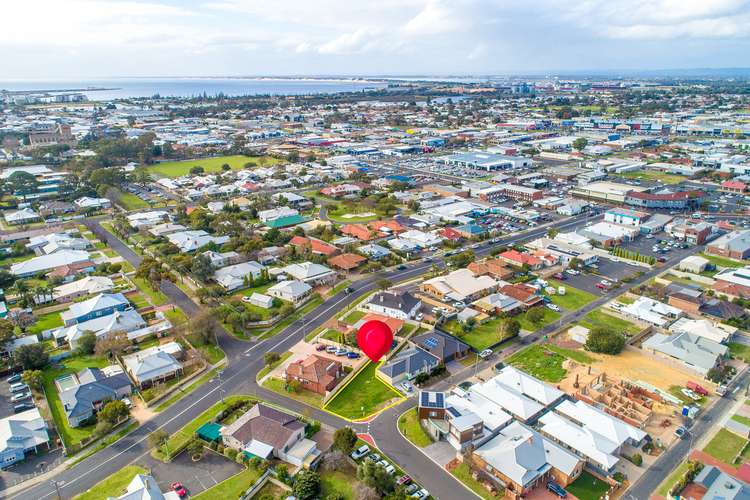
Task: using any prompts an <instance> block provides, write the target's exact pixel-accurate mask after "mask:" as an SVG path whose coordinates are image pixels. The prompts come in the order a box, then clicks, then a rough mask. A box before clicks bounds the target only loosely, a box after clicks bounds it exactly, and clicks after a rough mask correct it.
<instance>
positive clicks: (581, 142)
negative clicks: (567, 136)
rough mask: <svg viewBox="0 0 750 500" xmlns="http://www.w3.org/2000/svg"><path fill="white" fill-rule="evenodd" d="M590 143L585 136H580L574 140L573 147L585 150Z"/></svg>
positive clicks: (577, 149)
mask: <svg viewBox="0 0 750 500" xmlns="http://www.w3.org/2000/svg"><path fill="white" fill-rule="evenodd" d="M588 145H589V141H588V140H587V139H586V138H585V137H579V138H578V139H576V140H575V141H573V149H575V150H576V151H583V150H584V149H585V148H586V146H588Z"/></svg>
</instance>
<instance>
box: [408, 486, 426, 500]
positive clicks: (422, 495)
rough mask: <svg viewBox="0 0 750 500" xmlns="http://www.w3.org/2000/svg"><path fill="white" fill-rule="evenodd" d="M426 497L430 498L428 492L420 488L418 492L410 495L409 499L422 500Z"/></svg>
mask: <svg viewBox="0 0 750 500" xmlns="http://www.w3.org/2000/svg"><path fill="white" fill-rule="evenodd" d="M428 496H430V492H429V491H427V490H426V489H424V488H422V489H421V490H419V491H415V492H414V493H412V494H411V498H417V499H419V500H422V499H423V498H427V497H428Z"/></svg>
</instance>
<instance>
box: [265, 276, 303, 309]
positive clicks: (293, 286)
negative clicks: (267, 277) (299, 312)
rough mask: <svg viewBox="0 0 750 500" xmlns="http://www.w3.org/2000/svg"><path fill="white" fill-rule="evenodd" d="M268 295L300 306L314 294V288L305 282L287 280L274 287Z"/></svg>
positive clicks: (267, 291)
mask: <svg viewBox="0 0 750 500" xmlns="http://www.w3.org/2000/svg"><path fill="white" fill-rule="evenodd" d="M266 293H268V295H270V296H271V297H276V298H279V299H281V300H286V301H287V302H291V303H292V304H299V303H300V302H302V301H303V300H305V298H307V297H308V296H309V295H310V293H312V287H311V286H310V285H308V284H307V283H305V282H304V281H298V280H285V281H281V282H279V283H277V284H275V285H273V286H272V287H271V288H269V289H268V290H266Z"/></svg>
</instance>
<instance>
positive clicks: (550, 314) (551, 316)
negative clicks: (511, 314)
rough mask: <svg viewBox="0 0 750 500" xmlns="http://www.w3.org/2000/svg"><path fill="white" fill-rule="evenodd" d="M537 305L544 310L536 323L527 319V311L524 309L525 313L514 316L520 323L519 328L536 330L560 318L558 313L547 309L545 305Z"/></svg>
mask: <svg viewBox="0 0 750 500" xmlns="http://www.w3.org/2000/svg"><path fill="white" fill-rule="evenodd" d="M537 307H539V309H541V310H542V311H544V315H543V316H542V320H541V321H539V322H537V323H534V322H532V321H530V320H529V318H528V314H529V311H526V312H525V313H523V314H519V315H518V316H516V319H517V320H518V322H519V323H521V328H522V329H523V330H526V331H529V332H535V331H536V330H538V329H540V328H542V327H543V326H547V325H549V324H551V323H554V322H555V321H557V320H558V319H560V313H557V312H555V311H552V310H550V309H547V308H546V307H543V306H537Z"/></svg>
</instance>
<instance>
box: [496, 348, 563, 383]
mask: <svg viewBox="0 0 750 500" xmlns="http://www.w3.org/2000/svg"><path fill="white" fill-rule="evenodd" d="M563 361H565V356H563V355H562V354H558V353H557V352H554V351H552V350H549V351H548V350H547V349H545V347H542V346H540V345H532V346H529V347H527V348H526V349H524V350H522V351H518V352H517V353H515V354H514V355H512V356H511V357H510V358H508V359H507V360H506V363H507V364H509V365H513V366H515V367H516V368H518V369H520V370H523V371H525V372H527V373H529V374H530V375H533V376H534V377H536V378H538V379H541V380H544V381H547V382H553V383H554V382H559V381H561V380H562V379H563V378H565V373H566V370H565V368H563V367H562V364H563Z"/></svg>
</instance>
